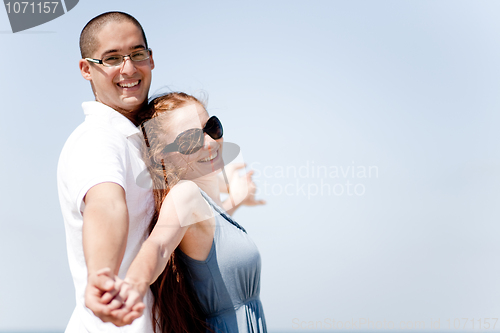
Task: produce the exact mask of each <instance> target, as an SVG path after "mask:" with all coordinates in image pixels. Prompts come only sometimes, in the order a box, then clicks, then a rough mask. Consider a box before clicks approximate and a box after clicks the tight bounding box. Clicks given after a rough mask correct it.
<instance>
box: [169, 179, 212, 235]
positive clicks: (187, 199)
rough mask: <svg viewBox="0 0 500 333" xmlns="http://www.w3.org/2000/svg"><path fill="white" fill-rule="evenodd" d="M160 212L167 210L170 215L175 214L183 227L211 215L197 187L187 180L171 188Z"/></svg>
mask: <svg viewBox="0 0 500 333" xmlns="http://www.w3.org/2000/svg"><path fill="white" fill-rule="evenodd" d="M161 210H162V211H163V210H168V211H169V213H170V214H172V213H174V212H175V214H176V215H177V216H178V218H179V220H180V221H181V225H183V226H186V225H191V224H193V223H197V222H201V221H203V220H206V219H207V218H209V217H210V215H211V209H210V206H209V205H208V203H207V202H206V201H205V199H204V198H203V196H202V195H201V192H200V189H199V187H198V185H196V184H195V183H194V182H192V181H189V180H182V181H180V182H179V183H177V184H176V185H175V186H174V187H172V189H171V190H170V192H169V193H168V195H167V197H166V198H165V201H164V202H163V205H162V207H161Z"/></svg>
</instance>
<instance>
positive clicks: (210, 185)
mask: <svg viewBox="0 0 500 333" xmlns="http://www.w3.org/2000/svg"><path fill="white" fill-rule="evenodd" d="M192 181H193V182H194V183H195V184H196V185H198V187H199V188H201V189H202V190H203V192H205V193H206V194H207V195H208V196H209V197H210V198H211V199H212V200H213V201H214V202H215V203H216V204H217V205H219V206H222V202H221V200H220V190H219V179H218V178H217V174H216V173H215V172H214V173H211V174H209V175H206V176H203V177H199V178H196V179H193V180H192Z"/></svg>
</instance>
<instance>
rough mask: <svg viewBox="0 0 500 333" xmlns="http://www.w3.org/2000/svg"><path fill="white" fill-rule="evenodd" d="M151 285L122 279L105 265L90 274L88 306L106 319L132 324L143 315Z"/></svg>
mask: <svg viewBox="0 0 500 333" xmlns="http://www.w3.org/2000/svg"><path fill="white" fill-rule="evenodd" d="M147 288H148V286H147V285H144V284H139V283H132V282H131V281H126V279H125V280H122V279H120V278H119V277H118V276H114V274H113V273H111V269H109V268H103V269H101V270H99V271H97V272H96V273H94V274H89V277H88V284H87V289H86V290H85V305H86V306H87V307H88V308H89V309H90V310H92V312H94V314H95V315H96V316H97V317H99V318H100V319H101V320H102V321H104V322H111V323H113V324H114V325H116V326H125V325H130V324H131V323H132V322H133V321H134V320H135V319H137V318H139V317H140V316H142V313H143V311H144V308H145V305H144V303H143V302H142V300H143V298H144V295H145V293H146V291H147Z"/></svg>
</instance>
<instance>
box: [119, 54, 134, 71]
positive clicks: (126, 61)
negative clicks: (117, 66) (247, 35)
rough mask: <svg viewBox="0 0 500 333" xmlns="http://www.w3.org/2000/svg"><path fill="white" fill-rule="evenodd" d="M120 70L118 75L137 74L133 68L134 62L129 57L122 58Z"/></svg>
mask: <svg viewBox="0 0 500 333" xmlns="http://www.w3.org/2000/svg"><path fill="white" fill-rule="evenodd" d="M121 66H122V69H121V71H120V73H122V74H126V75H131V74H134V73H135V72H137V69H136V68H135V64H134V62H133V61H132V60H131V59H130V57H129V56H125V57H123V63H122V64H121Z"/></svg>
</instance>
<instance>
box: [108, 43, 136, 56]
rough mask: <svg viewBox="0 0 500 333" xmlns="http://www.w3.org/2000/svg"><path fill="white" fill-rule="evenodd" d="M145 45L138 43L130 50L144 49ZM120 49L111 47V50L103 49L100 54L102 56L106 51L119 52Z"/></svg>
mask: <svg viewBox="0 0 500 333" xmlns="http://www.w3.org/2000/svg"><path fill="white" fill-rule="evenodd" d="M145 48H146V47H145V46H144V45H143V44H138V45H136V46H132V48H131V49H132V50H137V49H145ZM120 51H121V49H112V50H107V51H104V52H103V53H102V56H104V55H105V54H108V53H117V52H120Z"/></svg>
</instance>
